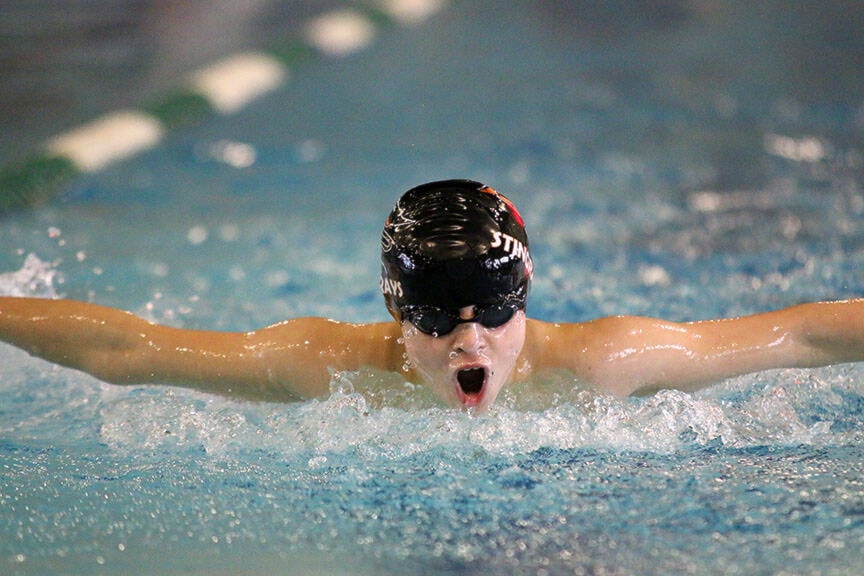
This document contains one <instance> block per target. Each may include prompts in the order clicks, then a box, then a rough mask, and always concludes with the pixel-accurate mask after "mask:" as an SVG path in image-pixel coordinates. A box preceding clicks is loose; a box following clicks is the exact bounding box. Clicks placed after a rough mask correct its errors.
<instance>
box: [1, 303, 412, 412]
mask: <svg viewBox="0 0 864 576" xmlns="http://www.w3.org/2000/svg"><path fill="white" fill-rule="evenodd" d="M397 337H398V326H395V324H394V323H379V324H346V323H341V322H334V321H331V320H325V319H323V318H297V319H294V320H289V321H286V322H282V323H280V324H275V325H273V326H270V327H267V328H263V329H261V330H257V331H253V332H214V331H204V330H185V329H178V328H171V327H167V326H161V325H158V324H153V323H150V322H147V321H146V320H144V319H142V318H139V317H137V316H135V315H133V314H130V313H128V312H123V311H120V310H116V309H113V308H107V307H104V306H97V305H93V304H87V303H83V302H77V301H72V300H47V299H39V298H8V297H0V340H3V341H6V342H8V343H10V344H13V345H15V346H18V347H20V348H23V349H24V350H26V351H28V352H29V353H31V354H33V355H35V356H39V357H42V358H45V359H46V360H50V361H52V362H55V363H57V364H61V365H63V366H68V367H71V368H75V369H78V370H82V371H84V372H88V373H90V374H92V375H94V376H95V377H97V378H99V379H101V380H104V381H106V382H111V383H115V384H133V383H143V382H147V383H163V384H174V385H180V386H189V387H194V388H199V389H202V390H208V391H213V392H219V393H224V394H230V395H235V396H241V397H248V398H259V399H268V400H286V399H291V398H297V397H298V396H300V397H310V396H320V395H323V394H327V392H328V390H329V386H328V385H329V380H330V376H329V369H335V370H356V369H358V368H360V367H363V366H369V367H372V368H381V369H386V370H392V369H393V366H394V365H397V364H396V363H397V362H398V361H399V360H400V357H399V353H398V349H397V348H398V347H397V345H396V339H397Z"/></svg>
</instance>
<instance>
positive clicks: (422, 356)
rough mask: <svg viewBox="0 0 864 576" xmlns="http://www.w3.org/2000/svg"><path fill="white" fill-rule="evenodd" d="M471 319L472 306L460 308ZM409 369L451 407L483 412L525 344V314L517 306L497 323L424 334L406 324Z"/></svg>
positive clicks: (465, 318) (495, 395)
mask: <svg viewBox="0 0 864 576" xmlns="http://www.w3.org/2000/svg"><path fill="white" fill-rule="evenodd" d="M459 317H460V318H461V319H463V320H470V319H472V318H473V317H474V307H473V306H467V307H465V308H462V309H460V310H459ZM402 335H403V337H404V339H405V350H406V353H407V354H408V362H409V364H410V366H411V368H412V369H413V370H414V371H415V372H416V373H417V374H419V375H420V377H421V378H422V379H423V381H424V382H425V384H426V385H427V386H429V387H430V388H431V389H432V390H433V391H434V392H435V394H437V395H438V397H439V398H441V400H443V401H444V402H445V403H446V404H447V405H448V406H452V407H454V408H456V407H461V408H470V409H472V410H475V411H477V412H483V411H485V410H486V409H487V408H488V407H489V406H491V405H492V403H493V402H494V401H495V398H497V397H498V393H499V392H501V390H502V388H503V387H504V385H505V384H507V382H508V381H509V380H510V378H511V376H512V375H513V371H514V368H515V367H516V361H517V359H518V358H519V354H520V353H521V351H522V346H523V345H524V343H525V313H524V311H522V310H519V311H517V312H516V313H515V314H514V315H513V317H512V318H511V319H510V320H509V321H508V322H506V323H505V324H503V325H502V326H498V327H497V328H486V327H485V326H483V325H481V324H480V323H478V322H464V323H461V324H458V325H457V326H456V328H454V329H453V331H452V332H450V333H448V334H444V335H442V336H432V335H429V334H424V333H423V332H421V331H420V330H418V329H417V328H416V327H415V326H414V325H413V324H411V323H410V322H407V321H406V322H403V323H402Z"/></svg>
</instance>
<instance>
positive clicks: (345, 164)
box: [0, 1, 864, 574]
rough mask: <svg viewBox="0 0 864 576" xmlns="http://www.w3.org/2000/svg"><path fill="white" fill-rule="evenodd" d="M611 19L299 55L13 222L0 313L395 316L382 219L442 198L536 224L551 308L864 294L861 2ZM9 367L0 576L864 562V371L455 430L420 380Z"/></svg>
mask: <svg viewBox="0 0 864 576" xmlns="http://www.w3.org/2000/svg"><path fill="white" fill-rule="evenodd" d="M629 6H630V5H629V4H625V3H620V4H619V3H614V6H613V5H612V4H604V5H599V6H594V7H587V6H580V7H579V8H578V9H577V8H574V7H572V6H571V5H570V4H567V3H553V2H535V3H520V4H519V5H514V6H506V7H505V6H503V5H500V4H499V3H495V2H483V1H481V2H472V3H467V2H466V3H459V2H453V3H450V4H449V5H448V7H447V8H446V9H445V10H444V11H442V12H441V13H439V14H438V15H436V16H435V17H434V18H432V19H430V20H428V21H427V22H424V23H423V24H422V25H418V26H415V27H397V28H394V29H390V30H388V31H387V33H386V34H382V35H381V36H380V37H378V38H377V40H376V42H374V43H373V44H372V45H371V46H369V47H368V48H367V49H365V50H363V51H362V52H360V53H357V54H353V55H349V56H346V57H343V58H332V59H326V60H320V61H316V62H310V63H308V64H307V65H305V66H304V67H303V68H302V69H299V70H298V71H296V72H295V73H292V77H291V79H290V81H289V82H288V83H287V84H285V85H284V86H283V87H281V88H279V89H278V90H276V91H275V92H273V93H271V94H269V95H267V96H265V97H263V98H261V99H260V100H257V101H255V102H253V103H252V104H250V105H249V106H248V107H247V108H245V109H243V110H242V111H240V112H238V113H236V114H234V115H229V116H224V117H223V116H214V117H210V118H207V119H205V120H204V121H202V122H201V123H198V124H195V125H192V126H189V127H187V128H184V129H181V130H178V131H175V132H173V133H171V134H170V135H169V137H167V138H166V139H165V140H164V141H163V142H162V143H161V144H160V145H159V146H158V147H156V148H154V149H152V150H150V151H148V152H145V153H143V154H141V155H139V156H136V157H135V158H132V159H130V160H128V161H126V162H122V163H118V164H115V165H112V166H109V167H108V168H106V169H104V170H102V171H100V172H98V173H95V174H92V175H86V176H81V177H79V178H76V179H75V180H74V181H73V182H72V183H71V184H69V185H68V186H67V187H66V188H65V189H64V190H62V191H61V193H60V195H59V196H58V197H57V198H56V199H55V200H54V201H52V202H50V203H48V204H47V205H45V206H42V207H39V208H37V209H34V210H30V211H25V212H18V213H15V214H12V215H9V216H6V217H4V218H3V220H2V221H0V246H2V247H3V250H2V251H0V270H4V271H8V272H9V273H12V272H15V271H17V273H16V274H6V275H4V276H3V277H0V289H2V290H4V291H6V292H9V291H20V292H24V293H36V294H40V295H48V296H50V295H54V294H63V295H65V296H68V297H72V298H78V299H83V300H93V301H95V302H98V303H101V304H108V305H114V306H119V307H121V308H124V309H128V310H131V311H134V312H137V313H139V314H142V315H144V316H146V317H148V318H151V319H154V320H158V321H160V322H166V323H170V324H174V325H182V326H195V327H207V328H216V329H231V330H245V329H250V328H254V327H258V326H261V325H264V324H268V323H272V322H276V321H279V320H282V319H284V318H286V317H289V316H296V315H307V314H308V315H323V316H331V317H337V318H340V319H345V320H356V321H372V320H383V319H385V318H386V311H385V309H384V306H383V303H382V301H381V297H380V295H379V294H378V288H377V286H378V283H377V276H378V265H377V261H378V260H377V258H378V256H377V251H378V234H379V232H380V226H381V224H382V219H383V217H384V215H385V214H386V213H387V210H389V208H390V206H391V205H392V203H393V201H394V200H395V199H396V197H397V196H398V195H399V194H400V193H401V192H402V191H403V190H405V189H407V188H408V187H410V186H413V185H415V184H417V183H420V182H423V181H426V180H432V179H437V178H445V177H466V178H476V179H478V180H481V181H485V182H488V183H489V184H490V185H493V186H495V187H496V188H497V189H499V190H501V191H502V192H504V193H506V194H508V196H511V197H512V198H513V199H514V201H515V202H516V203H517V205H519V206H520V209H521V210H522V212H523V213H524V215H525V217H526V220H527V225H528V229H529V234H530V235H531V240H532V249H533V254H534V257H535V261H536V265H537V279H536V281H535V285H534V288H533V294H532V296H531V301H530V303H529V313H530V314H531V315H533V316H536V317H539V318H542V319H546V320H576V319H588V318H593V317H596V316H601V315H606V314H619V313H630V314H649V315H659V316H667V317H671V318H674V319H697V318H709V317H715V316H721V315H731V314H739V313H747V312H754V311H759V310H765V309H771V308H776V307H780V306H784V305H789V304H793V303H796V302H799V301H802V300H814V299H825V298H843V297H851V296H861V295H864V278H862V273H861V270H862V269H864V223H862V213H864V192H862V188H861V187H862V182H864V142H862V138H861V134H862V127H864V124H862V123H864V116H862V108H861V106H862V101H861V97H860V94H859V93H856V90H857V88H856V86H860V84H856V82H855V80H856V79H857V80H860V72H858V70H860V69H861V68H860V66H858V67H856V66H855V65H854V64H855V63H856V58H859V57H860V56H861V54H862V53H864V47H862V40H861V39H860V38H859V37H858V36H859V35H858V30H860V26H858V24H857V22H860V14H857V13H855V11H854V10H853V13H851V14H850V13H849V12H848V10H847V11H846V12H840V11H839V9H833V10H835V11H834V12H832V5H831V4H827V5H825V6H824V7H823V9H822V11H821V12H820V13H819V14H810V13H807V11H806V9H805V8H797V9H786V10H774V11H771V12H769V13H760V12H759V9H758V8H745V7H742V6H737V4H736V5H735V6H730V5H726V4H723V3H716V4H710V5H709V4H698V5H695V4H694V5H690V4H680V5H678V4H667V3H659V4H657V5H656V6H654V5H652V6H654V8H655V9H656V10H649V11H642V10H636V9H635V8H631V7H629ZM778 6H780V5H779V4H778ZM785 6H786V5H785V4H783V5H782V7H785ZM659 8H664V10H662V11H659ZM856 19H857V20H856ZM835 50H839V51H840V53H841V54H842V55H843V57H842V58H840V62H842V63H845V64H847V65H848V66H841V65H839V64H835V65H834V66H832V67H830V68H825V67H824V66H823V64H824V63H825V62H824V61H823V58H826V59H831V58H837V57H838V52H836V51H835ZM832 62H836V60H832ZM230 150H240V151H245V152H246V153H251V154H252V156H251V159H252V162H251V163H248V164H243V163H241V165H239V166H238V165H237V163H236V162H232V160H231V158H232V156H231V155H230V154H229V153H228V151H230ZM29 254H34V255H35V257H36V258H37V259H34V258H30V259H29V260H28V259H27V256H28V255H29ZM0 358H2V362H0V509H2V511H3V512H2V515H0V534H2V536H3V537H2V539H0V562H2V563H3V564H2V566H3V572H4V573H10V574H43V573H58V574H59V573H64V574H99V573H111V574H117V573H124V574H136V573H138V574H152V573H160V574H187V573H197V574H228V573H232V574H238V573H239V574H262V573H280V574H281V573H284V574H293V573H303V574H306V573H316V572H318V573H324V574H378V573H391V572H398V573H401V574H428V573H453V574H461V573H471V574H474V573H477V574H501V573H534V574H605V573H610V574H643V573H655V574H671V573H675V574H736V573H737V574H803V573H807V574H850V573H855V572H856V571H858V570H859V567H860V559H861V557H862V550H864V486H862V478H864V474H862V472H864V470H862V468H864V464H862V462H864V458H862V456H864V437H862V432H861V422H862V408H864V366H859V365H852V366H838V367H832V368H826V369H820V370H810V371H804V370H782V371H772V372H768V373H764V374H759V375H752V376H746V377H741V378H737V379H734V380H731V381H728V382H724V383H722V384H720V385H718V386H716V387H714V388H711V389H709V390H706V391H703V392H700V393H698V394H693V395H690V394H683V393H677V392H663V393H660V394H657V395H655V396H652V397H648V398H632V399H615V398H611V397H608V396H605V395H602V394H598V393H595V392H592V391H590V390H586V389H582V388H578V387H574V389H573V391H572V392H571V393H570V394H566V395H559V396H557V397H555V398H552V399H551V405H549V402H550V399H549V398H548V397H547V398H538V397H537V395H532V394H531V391H528V390H525V391H522V392H524V394H523V395H522V396H521V397H518V398H517V397H516V395H515V394H510V395H507V394H506V393H505V397H504V401H503V402H501V403H500V405H499V406H498V407H497V408H496V409H494V410H493V411H492V412H491V413H490V414H488V415H486V416H483V417H476V418H475V417H470V416H468V415H466V414H463V413H461V412H456V411H451V410H446V409H443V408H441V407H440V406H438V405H436V404H435V403H434V402H433V401H431V400H430V399H429V398H428V397H427V396H426V395H424V394H423V391H422V390H414V389H411V388H410V387H406V388H405V390H404V392H400V393H394V394H390V395H387V396H381V395H379V396H373V397H365V398H364V397H360V396H358V395H356V394H354V393H353V392H352V390H351V386H350V382H346V381H342V382H337V383H336V384H337V385H334V391H333V395H332V397H331V398H329V399H328V400H326V401H323V400H322V401H308V402H302V403H296V404H287V405H283V404H268V403H253V402H242V401H236V400H231V399H225V398H221V397H218V396H212V395H207V394H203V393H198V392H193V391H189V390H184V389H177V388H160V387H148V386H136V387H132V388H119V387H112V386H109V385H106V384H103V383H100V382H98V381H96V380H94V379H92V378H89V377H87V376H84V375H82V374H79V373H75V372H71V371H68V370H63V369H58V368H55V367H52V366H50V365H48V364H46V363H43V362H41V361H38V360H34V359H32V358H29V357H28V356H27V355H26V354H24V353H21V352H19V351H16V350H14V349H12V348H10V347H8V346H3V347H0ZM535 385H536V387H538V388H540V387H541V386H542V383H540V382H538V383H535Z"/></svg>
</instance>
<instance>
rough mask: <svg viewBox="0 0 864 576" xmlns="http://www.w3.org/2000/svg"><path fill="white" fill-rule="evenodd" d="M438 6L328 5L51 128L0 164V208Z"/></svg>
mask: <svg viewBox="0 0 864 576" xmlns="http://www.w3.org/2000/svg"><path fill="white" fill-rule="evenodd" d="M445 5H446V1H445V0H378V1H377V2H374V3H371V4H367V5H363V6H361V7H353V8H346V9H339V10H334V11H332V12H329V13H325V14H323V15H320V16H318V17H315V18H313V19H311V20H310V21H309V22H307V23H306V25H305V26H304V28H303V33H302V34H301V35H299V36H298V37H294V38H290V39H288V40H287V41H286V42H285V43H283V44H282V45H279V46H275V47H273V48H272V49H271V50H267V51H262V52H242V53H237V54H232V55H229V56H227V57H226V58H223V59H222V60H219V61H218V62H215V63H213V64H211V65H209V66H207V67H205V68H203V69H201V70H197V71H195V72H193V73H192V74H190V75H189V76H188V77H187V81H186V82H185V84H184V85H182V86H179V87H178V88H177V89H175V90H174V91H172V92H170V93H168V94H165V95H162V96H160V97H157V98H155V99H154V100H153V101H150V102H145V103H142V105H141V106H140V108H139V109H134V110H116V111H112V112H108V113H107V114H105V115H103V116H101V117H99V118H96V119H94V120H92V121H90V122H87V123H85V124H84V125H82V126H79V127H76V128H73V129H71V130H69V131H67V132H64V133H61V134H58V135H56V136H54V137H53V138H50V139H48V141H47V142H45V144H44V145H43V146H42V148H41V149H40V150H38V151H36V152H35V153H34V154H32V155H31V156H29V157H27V158H25V159H24V160H23V161H22V162H20V163H18V164H15V165H13V166H10V167H7V168H3V169H0V214H2V213H5V212H10V211H12V210H17V209H22V208H27V207H30V206H34V205H39V204H43V203H45V202H48V201H49V200H51V199H52V198H53V197H54V196H55V195H56V194H57V192H58V191H59V190H61V189H62V188H63V186H64V185H66V184H68V183H69V182H70V181H71V180H73V179H74V178H76V177H77V176H80V175H82V174H86V173H92V172H98V171H99V170H102V169H103V168H105V167H107V166H109V165H111V164H114V163H116V162H121V161H123V160H126V159H129V158H131V157H133V156H135V155H137V154H139V153H141V152H144V151H146V150H149V149H151V148H153V147H155V146H157V145H158V144H159V143H160V142H161V141H162V140H163V139H164V138H165V136H166V134H167V133H169V132H170V131H171V130H174V129H176V128H179V127H182V126H188V125H190V124H194V123H196V122H198V121H200V120H202V119H203V118H206V117H207V116H210V115H213V114H234V113H237V112H239V111H240V110H242V109H243V108H244V107H246V106H247V105H248V104H249V103H250V102H252V101H254V100H256V99H257V98H260V97H261V96H264V95H265V94H268V93H270V92H272V91H274V90H276V89H277V88H279V87H280V86H282V85H284V84H285V82H287V81H288V79H289V77H290V73H289V72H290V70H291V69H292V68H296V67H297V66H300V65H301V64H303V63H304V62H307V61H314V60H315V59H320V58H340V57H344V56H347V55H350V54H353V53H355V52H358V51H361V50H363V49H364V48H366V47H367V46H369V45H370V44H371V43H372V42H373V41H374V40H375V38H376V37H377V36H378V34H379V33H380V32H381V30H384V29H386V28H387V27H390V26H400V25H401V26H412V25H417V24H420V23H422V22H423V21H425V20H426V19H428V18H429V17H431V16H433V15H434V14H436V13H437V12H439V11H440V10H441V9H443V8H444V7H445Z"/></svg>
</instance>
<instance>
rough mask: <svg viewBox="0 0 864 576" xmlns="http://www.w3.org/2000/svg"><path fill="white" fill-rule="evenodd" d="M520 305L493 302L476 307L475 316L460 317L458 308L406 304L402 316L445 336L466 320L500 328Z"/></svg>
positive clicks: (417, 325) (419, 326) (424, 328)
mask: <svg viewBox="0 0 864 576" xmlns="http://www.w3.org/2000/svg"><path fill="white" fill-rule="evenodd" d="M518 309H519V306H518V305H517V304H516V303H514V302H504V303H501V304H492V305H491V306H486V307H483V308H479V307H475V308H474V317H473V318H468V319H464V318H460V317H459V312H458V310H456V311H454V310H445V309H444V308H438V307H437V306H406V307H404V308H403V309H402V318H403V319H405V320H408V321H409V322H411V324H413V325H414V326H415V327H416V328H417V329H418V330H420V331H421V332H423V333H424V334H429V335H431V336H436V337H437V336H444V335H445V334H449V333H450V332H452V331H453V330H455V329H456V326H458V325H459V324H464V323H465V322H477V323H479V324H480V325H481V326H484V327H486V328H498V327H499V326H503V325H504V324H506V323H507V322H509V321H510V319H511V318H513V315H514V314H515V313H516V310H518Z"/></svg>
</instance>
